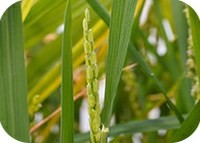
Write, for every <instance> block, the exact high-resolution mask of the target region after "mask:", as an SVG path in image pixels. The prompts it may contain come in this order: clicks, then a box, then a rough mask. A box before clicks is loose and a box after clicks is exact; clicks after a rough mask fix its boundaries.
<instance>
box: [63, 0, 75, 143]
mask: <svg viewBox="0 0 200 143" xmlns="http://www.w3.org/2000/svg"><path fill="white" fill-rule="evenodd" d="M64 25H65V28H64V35H63V45H62V85H61V88H62V95H61V107H62V111H61V142H62V143H73V142H74V132H73V130H74V126H73V125H74V101H73V67H72V62H73V61H72V41H71V40H72V37H71V5H70V1H69V0H68V1H67V6H66V12H65V23H64Z"/></svg>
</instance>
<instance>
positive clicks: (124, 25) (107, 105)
mask: <svg viewBox="0 0 200 143" xmlns="http://www.w3.org/2000/svg"><path fill="white" fill-rule="evenodd" d="M136 4H137V0H134V1H132V0H126V1H121V0H116V1H113V10H112V15H111V22H110V35H109V51H108V59H107V65H106V91H105V101H104V110H103V114H102V119H103V123H104V125H105V126H109V124H110V119H111V116H112V109H113V104H114V99H115V96H116V92H117V87H118V84H119V80H120V76H121V72H122V68H123V65H124V62H125V58H126V53H127V49H128V44H129V39H130V35H131V29H132V25H133V17H134V13H135V7H136Z"/></svg>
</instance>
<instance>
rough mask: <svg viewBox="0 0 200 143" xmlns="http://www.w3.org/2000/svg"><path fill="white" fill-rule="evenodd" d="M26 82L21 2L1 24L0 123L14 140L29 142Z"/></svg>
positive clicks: (13, 6) (6, 15)
mask: <svg viewBox="0 0 200 143" xmlns="http://www.w3.org/2000/svg"><path fill="white" fill-rule="evenodd" d="M26 96H27V81H26V72H25V61H24V45H23V25H22V20H21V9H20V2H18V3H16V4H14V5H12V6H11V7H10V8H9V9H8V10H7V11H6V13H5V14H4V16H3V17H2V19H1V21H0V122H1V123H2V125H3V127H4V128H5V130H6V131H7V132H8V133H9V134H10V135H11V136H12V137H14V138H15V139H18V140H20V141H25V142H29V131H28V130H29V119H28V110H27V100H26Z"/></svg>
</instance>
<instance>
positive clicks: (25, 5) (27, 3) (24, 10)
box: [22, 0, 35, 21]
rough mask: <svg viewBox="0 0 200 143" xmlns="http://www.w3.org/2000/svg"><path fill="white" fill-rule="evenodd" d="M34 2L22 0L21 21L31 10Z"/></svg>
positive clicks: (32, 0)
mask: <svg viewBox="0 0 200 143" xmlns="http://www.w3.org/2000/svg"><path fill="white" fill-rule="evenodd" d="M34 1H35V0H23V1H22V20H23V21H24V20H25V19H26V17H27V15H28V13H29V11H30V10H31V7H32V5H33V3H34Z"/></svg>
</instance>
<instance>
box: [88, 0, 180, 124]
mask: <svg viewBox="0 0 200 143" xmlns="http://www.w3.org/2000/svg"><path fill="white" fill-rule="evenodd" d="M87 2H88V3H89V4H90V6H91V7H92V8H93V9H94V10H95V11H96V13H97V14H98V15H99V16H100V17H101V18H102V20H104V22H105V23H106V24H107V25H110V23H108V22H107V20H106V19H107V18H108V17H109V19H110V16H109V15H108V12H104V11H105V8H103V6H102V5H100V3H99V2H98V1H97V0H94V3H95V4H92V2H91V0H87ZM128 51H129V52H130V53H131V55H132V59H134V60H135V61H136V62H138V64H139V65H140V67H141V68H142V69H143V71H144V72H145V73H146V74H147V75H148V76H149V77H151V78H152V79H153V80H154V82H155V83H156V85H157V87H158V88H159V89H160V91H161V92H162V93H163V95H164V96H165V98H166V100H167V102H168V104H169V107H170V108H171V109H172V110H173V111H174V112H175V114H176V116H177V118H178V119H179V121H180V122H183V120H184V119H183V117H182V116H181V114H180V112H179V111H178V109H177V108H176V106H175V105H174V104H173V103H172V102H171V101H170V99H169V98H168V96H167V92H166V90H165V89H164V87H163V86H162V84H161V83H160V81H159V80H158V79H157V77H156V76H155V75H154V73H153V72H152V70H151V69H150V67H149V66H148V64H147V63H146V62H145V61H144V59H143V58H142V57H141V55H140V54H139V52H138V51H137V50H136V48H135V47H134V45H133V44H132V41H130V42H129V47H128Z"/></svg>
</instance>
